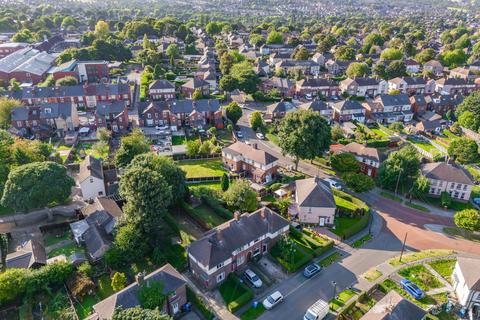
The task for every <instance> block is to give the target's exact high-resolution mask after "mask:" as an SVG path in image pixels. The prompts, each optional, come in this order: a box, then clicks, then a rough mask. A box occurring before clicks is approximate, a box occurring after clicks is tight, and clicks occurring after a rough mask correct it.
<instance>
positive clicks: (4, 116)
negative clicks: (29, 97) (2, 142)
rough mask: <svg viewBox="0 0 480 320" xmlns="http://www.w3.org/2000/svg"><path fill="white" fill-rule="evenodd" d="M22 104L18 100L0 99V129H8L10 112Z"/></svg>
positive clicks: (10, 118)
mask: <svg viewBox="0 0 480 320" xmlns="http://www.w3.org/2000/svg"><path fill="white" fill-rule="evenodd" d="M21 105H22V103H21V102H20V101H19V100H15V99H10V98H7V97H0V128H3V129H8V128H10V125H11V123H12V111H13V109H14V108H17V107H20V106H21Z"/></svg>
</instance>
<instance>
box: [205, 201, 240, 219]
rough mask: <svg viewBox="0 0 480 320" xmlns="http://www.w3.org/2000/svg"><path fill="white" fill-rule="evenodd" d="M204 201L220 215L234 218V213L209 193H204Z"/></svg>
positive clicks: (225, 217)
mask: <svg viewBox="0 0 480 320" xmlns="http://www.w3.org/2000/svg"><path fill="white" fill-rule="evenodd" d="M202 201H203V202H204V203H205V204H206V205H207V206H209V207H210V208H211V209H212V210H213V211H214V212H215V213H216V214H217V215H219V216H220V217H222V218H224V219H226V220H230V219H232V218H233V214H232V213H231V212H230V211H229V210H227V209H225V208H224V207H223V206H222V204H221V203H220V201H218V200H217V199H215V198H213V197H211V196H209V195H202Z"/></svg>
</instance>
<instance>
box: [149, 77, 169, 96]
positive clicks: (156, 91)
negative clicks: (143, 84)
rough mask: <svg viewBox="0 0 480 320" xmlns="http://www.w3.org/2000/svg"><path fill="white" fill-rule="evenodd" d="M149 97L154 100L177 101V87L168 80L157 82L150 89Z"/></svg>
mask: <svg viewBox="0 0 480 320" xmlns="http://www.w3.org/2000/svg"><path fill="white" fill-rule="evenodd" d="M148 95H149V96H150V98H151V99H152V100H171V99H175V97H176V95H175V85H174V84H173V83H171V82H170V81H167V80H155V81H154V82H152V83H151V84H150V86H149V87H148Z"/></svg>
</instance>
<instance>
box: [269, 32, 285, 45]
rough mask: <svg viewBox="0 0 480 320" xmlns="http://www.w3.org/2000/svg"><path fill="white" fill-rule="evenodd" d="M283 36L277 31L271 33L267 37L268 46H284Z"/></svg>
mask: <svg viewBox="0 0 480 320" xmlns="http://www.w3.org/2000/svg"><path fill="white" fill-rule="evenodd" d="M282 43H283V35H282V34H281V33H280V32H277V31H275V30H272V31H270V33H269V34H268V36H267V44H282Z"/></svg>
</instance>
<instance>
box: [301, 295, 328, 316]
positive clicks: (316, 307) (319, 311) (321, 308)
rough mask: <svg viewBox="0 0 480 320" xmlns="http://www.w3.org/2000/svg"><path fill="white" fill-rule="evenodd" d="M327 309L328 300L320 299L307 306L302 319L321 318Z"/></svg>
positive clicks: (326, 312)
mask: <svg viewBox="0 0 480 320" xmlns="http://www.w3.org/2000/svg"><path fill="white" fill-rule="evenodd" d="M329 311H330V307H329V306H328V302H326V301H325V300H322V299H320V300H318V301H317V302H315V303H314V304H313V305H312V306H311V307H310V308H308V310H307V312H305V315H304V316H303V320H322V319H323V318H325V316H326V315H327V314H328V312H329Z"/></svg>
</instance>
